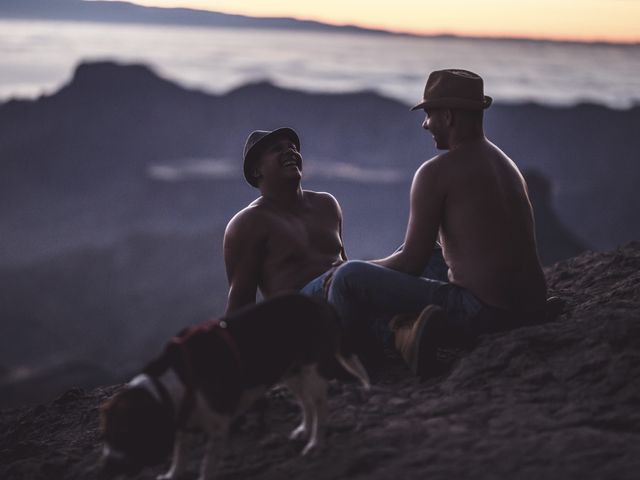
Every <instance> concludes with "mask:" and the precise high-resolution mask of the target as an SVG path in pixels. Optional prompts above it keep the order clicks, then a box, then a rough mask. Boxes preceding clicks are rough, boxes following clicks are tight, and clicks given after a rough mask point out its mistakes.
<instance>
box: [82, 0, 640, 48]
mask: <svg viewBox="0 0 640 480" xmlns="http://www.w3.org/2000/svg"><path fill="white" fill-rule="evenodd" d="M82 1H84V2H108V1H117V2H118V3H126V4H130V5H136V6H138V7H143V8H149V9H160V10H173V11H176V10H188V11H193V12H202V13H217V14H222V15H229V16H236V17H242V18H249V19H262V20H293V21H298V22H308V23H315V24H318V25H325V26H329V27H334V28H338V29H340V28H344V29H345V33H360V34H362V33H371V34H385V35H394V36H407V37H414V38H435V39H437V38H452V39H462V40H493V41H500V40H504V41H522V42H541V43H544V42H547V43H564V44H577V45H594V46H595V45H600V46H623V47H625V46H630V47H637V46H640V37H639V38H637V39H632V40H620V39H618V40H611V39H605V38H599V37H597V38H590V39H587V38H579V37H554V36H535V35H532V36H526V35H518V34H514V35H496V34H490V33H488V34H486V35H484V34H465V33H459V32H451V31H435V32H416V31H409V30H395V29H390V28H384V27H376V26H371V25H365V24H356V23H335V22H330V21H325V20H318V19H314V18H307V17H297V16H272V15H247V14H245V13H237V12H231V11H226V10H210V9H202V8H193V7H170V6H167V7H165V6H156V5H154V6H150V5H146V4H143V3H136V2H135V1H132V0H82ZM97 21H99V22H102V20H97ZM105 21H106V20H105ZM121 23H141V24H145V23H144V22H136V21H132V22H121ZM198 27H200V28H220V27H216V26H210V27H207V26H205V25H200V26H198ZM223 28H226V27H223ZM232 28H250V27H232ZM255 28H266V27H255ZM269 29H273V27H269ZM282 29H283V30H284V29H286V30H291V29H295V27H292V28H286V27H285V28H282ZM354 30H355V31H354ZM358 30H361V31H358Z"/></svg>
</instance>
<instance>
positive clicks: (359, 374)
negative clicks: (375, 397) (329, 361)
mask: <svg viewBox="0 0 640 480" xmlns="http://www.w3.org/2000/svg"><path fill="white" fill-rule="evenodd" d="M336 359H337V360H338V362H340V365H342V367H343V368H344V369H345V370H346V371H347V372H349V373H350V374H351V375H353V376H354V377H356V378H357V379H358V380H360V383H362V386H363V387H364V389H365V390H369V389H370V388H371V383H370V382H369V374H367V370H366V369H365V368H364V366H363V365H362V362H360V359H359V358H358V356H357V355H356V354H354V353H352V354H350V355H347V356H346V357H343V356H342V355H341V354H339V353H336Z"/></svg>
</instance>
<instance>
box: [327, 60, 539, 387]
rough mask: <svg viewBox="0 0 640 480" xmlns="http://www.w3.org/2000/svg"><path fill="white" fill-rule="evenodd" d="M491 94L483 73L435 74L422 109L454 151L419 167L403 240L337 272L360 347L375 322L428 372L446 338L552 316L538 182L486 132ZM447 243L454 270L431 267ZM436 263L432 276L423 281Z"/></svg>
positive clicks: (338, 297)
mask: <svg viewBox="0 0 640 480" xmlns="http://www.w3.org/2000/svg"><path fill="white" fill-rule="evenodd" d="M491 101H492V99H491V97H488V96H485V95H484V89H483V81H482V78H481V77H480V76H478V75H476V74H474V73H472V72H469V71H466V70H440V71H435V72H433V73H431V74H430V76H429V78H428V80H427V83H426V87H425V90H424V96H423V99H422V100H421V101H420V103H418V104H417V105H416V106H414V107H413V108H412V110H423V111H424V112H425V113H426V118H425V120H424V122H423V124H422V126H423V127H424V128H425V129H426V130H427V131H428V132H429V133H430V134H431V135H432V137H433V140H434V142H435V144H436V146H437V148H438V149H439V150H445V152H444V153H442V154H440V155H437V156H436V157H434V158H432V159H430V160H428V161H426V162H425V163H424V164H422V165H421V166H420V168H418V170H417V172H416V173H415V176H414V179H413V184H412V186H411V192H410V213H409V220H408V225H407V229H406V234H405V241H404V245H403V247H402V249H400V250H398V251H396V252H395V253H393V254H391V255H390V256H388V257H386V258H383V259H380V260H374V261H371V262H362V261H349V262H346V263H343V264H342V265H341V266H339V267H338V268H337V269H335V271H333V272H332V273H331V274H332V275H333V278H332V279H331V280H330V286H329V288H328V299H329V301H330V302H331V303H332V304H333V305H334V306H335V307H336V309H337V311H338V313H339V315H340V317H341V319H342V322H343V327H344V330H345V332H347V336H348V338H350V339H351V341H352V342H353V344H354V345H357V343H358V342H357V340H358V338H359V337H360V336H361V335H363V334H365V335H366V334H367V332H364V329H369V330H376V328H377V329H378V331H377V335H378V336H379V337H383V338H384V337H385V336H387V338H389V337H390V338H391V340H392V341H393V342H394V343H395V346H396V348H397V349H398V350H399V352H400V353H401V355H402V356H403V358H404V359H405V361H406V362H407V363H408V364H409V366H410V367H411V369H412V370H413V372H414V373H416V374H417V375H420V376H424V375H429V374H431V373H433V368H434V367H435V363H436V361H435V360H436V347H437V346H439V345H440V344H442V343H443V342H444V343H450V344H453V345H456V346H465V345H470V344H472V343H473V341H474V340H475V339H476V338H477V336H478V335H480V334H483V333H490V332H496V331H501V330H507V329H510V328H516V327H518V326H522V325H526V324H531V323H537V322H541V321H544V320H545V319H546V318H547V317H546V310H545V300H546V293H547V289H546V283H545V278H544V275H543V272H542V268H541V265H540V261H539V258H538V252H537V247H536V240H535V233H534V218H533V211H532V207H531V203H530V201H529V197H528V193H527V186H526V184H525V181H524V179H523V177H522V175H521V174H520V172H519V171H518V168H517V167H516V165H515V164H514V162H513V161H512V160H511V159H510V158H509V157H507V155H506V154H505V153H503V152H502V151H501V150H500V149H499V148H498V147H497V146H496V145H494V144H493V143H491V142H490V141H489V140H488V139H487V138H486V137H485V135H484V130H483V112H484V110H485V109H487V108H488V107H489V106H490V105H491ZM438 240H439V242H440V243H441V245H442V254H443V256H444V260H445V261H446V265H445V271H441V270H442V269H438V268H429V267H433V266H434V264H435V265H436V266H437V260H438V258H437V257H438V254H437V253H434V247H437V245H438V244H437V241H438ZM438 250H439V249H436V250H435V251H436V252H438ZM441 265H444V264H442V263H441ZM447 266H448V271H447ZM425 268H427V272H429V270H431V274H429V273H428V274H427V276H430V277H431V278H424V277H421V276H420V275H421V274H422V273H423V272H424V271H425ZM438 270H440V271H438ZM443 274H446V275H443ZM325 283H328V279H325ZM398 314H407V315H398ZM384 315H387V317H386V318H391V316H393V315H397V316H396V317H395V318H394V319H393V320H392V321H391V322H390V324H388V323H387V324H386V325H385V326H384V327H385V328H386V332H385V331H383V332H380V331H379V326H378V327H376V326H375V325H373V323H375V322H372V321H371V320H372V319H376V318H380V316H384ZM391 330H393V333H391ZM394 334H395V335H394ZM356 349H357V348H356Z"/></svg>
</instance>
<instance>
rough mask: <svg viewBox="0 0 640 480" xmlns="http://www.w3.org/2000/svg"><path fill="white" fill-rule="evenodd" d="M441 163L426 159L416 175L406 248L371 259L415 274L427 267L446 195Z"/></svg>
mask: <svg viewBox="0 0 640 480" xmlns="http://www.w3.org/2000/svg"><path fill="white" fill-rule="evenodd" d="M439 164H440V162H439V161H434V160H431V161H429V162H426V163H425V164H423V165H422V166H421V167H420V168H419V169H418V171H417V172H416V174H415V176H414V178H413V183H412V185H411V201H410V210H409V223H408V225H407V231H406V234H405V239H404V246H403V248H402V250H400V251H398V252H395V253H394V254H392V255H390V256H388V257H386V258H383V259H381V260H373V261H372V262H371V263H375V264H376V265H381V266H383V267H387V268H391V269H393V270H398V271H400V272H405V273H409V274H411V275H420V274H421V273H422V272H423V271H424V269H425V267H426V266H427V263H428V262H429V257H430V256H431V251H432V250H433V247H434V245H435V242H436V238H437V236H438V230H439V228H440V223H441V221H442V211H443V208H444V201H445V197H446V195H445V193H446V189H445V187H444V182H443V179H442V178H441V175H439V174H438V171H439V170H440V165H439Z"/></svg>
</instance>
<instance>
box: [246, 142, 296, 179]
mask: <svg viewBox="0 0 640 480" xmlns="http://www.w3.org/2000/svg"><path fill="white" fill-rule="evenodd" d="M255 168H256V173H257V174H258V176H259V183H260V184H262V183H264V182H269V183H282V182H283V181H285V182H287V181H295V182H300V179H301V178H302V156H301V155H300V153H299V152H298V147H297V146H296V143H295V142H294V141H293V140H292V139H290V138H289V137H287V136H279V137H276V138H275V139H273V140H272V141H270V142H269V143H268V144H267V145H266V146H265V147H264V148H263V149H262V152H261V154H260V156H259V158H258V160H257V161H256V167H255Z"/></svg>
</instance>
